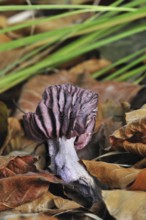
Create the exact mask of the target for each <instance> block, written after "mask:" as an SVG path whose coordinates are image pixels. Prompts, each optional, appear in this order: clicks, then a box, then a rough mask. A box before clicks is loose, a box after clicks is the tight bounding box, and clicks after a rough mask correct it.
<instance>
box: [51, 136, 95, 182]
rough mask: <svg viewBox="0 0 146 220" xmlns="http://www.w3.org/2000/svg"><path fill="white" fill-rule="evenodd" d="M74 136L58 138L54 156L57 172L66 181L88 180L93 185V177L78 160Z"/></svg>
mask: <svg viewBox="0 0 146 220" xmlns="http://www.w3.org/2000/svg"><path fill="white" fill-rule="evenodd" d="M74 141H75V137H72V138H70V139H66V138H65V137H61V138H59V146H58V152H57V155H56V157H55V164H56V167H57V174H58V175H60V176H61V177H62V179H63V180H64V181H65V182H66V183H70V182H75V181H79V180H80V181H81V182H84V181H85V182H90V184H91V185H93V179H92V178H91V176H90V175H89V174H88V172H87V171H86V170H85V168H84V167H83V165H81V163H80V162H79V158H78V155H77V153H76V150H75V147H74Z"/></svg>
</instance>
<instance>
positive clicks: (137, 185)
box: [129, 169, 146, 191]
mask: <svg viewBox="0 0 146 220" xmlns="http://www.w3.org/2000/svg"><path fill="white" fill-rule="evenodd" d="M145 183H146V169H143V170H141V172H140V173H139V174H138V175H137V177H136V180H135V181H134V182H133V183H132V184H131V186H130V187H129V189H130V190H141V191H146V184H145Z"/></svg>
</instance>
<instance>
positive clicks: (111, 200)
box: [102, 190, 146, 220]
mask: <svg viewBox="0 0 146 220" xmlns="http://www.w3.org/2000/svg"><path fill="white" fill-rule="evenodd" d="M102 195H103V200H104V202H105V204H106V206H107V208H108V210H109V212H110V214H111V215H112V216H114V217H115V218H116V219H118V220H125V219H127V220H138V219H140V220H145V219H146V203H145V200H146V192H137V191H126V190H110V191H109V190H106V191H102Z"/></svg>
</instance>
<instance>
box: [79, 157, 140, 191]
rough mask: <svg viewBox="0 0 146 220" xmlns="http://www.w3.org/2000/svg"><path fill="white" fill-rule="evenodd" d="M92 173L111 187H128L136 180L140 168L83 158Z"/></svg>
mask: <svg viewBox="0 0 146 220" xmlns="http://www.w3.org/2000/svg"><path fill="white" fill-rule="evenodd" d="M83 163H84V165H85V166H86V168H87V170H88V172H89V173H91V175H93V176H96V177H97V179H98V180H99V181H101V183H103V184H106V185H107V186H108V187H110V188H112V189H113V188H127V187H128V186H129V185H130V184H131V183H133V182H134V181H135V179H136V178H137V175H138V174H139V173H140V172H141V170H140V169H135V168H123V167H120V166H119V165H117V164H110V163H105V162H96V161H88V160H83Z"/></svg>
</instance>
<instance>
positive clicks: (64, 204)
mask: <svg viewBox="0 0 146 220" xmlns="http://www.w3.org/2000/svg"><path fill="white" fill-rule="evenodd" d="M54 204H55V205H56V207H57V208H58V209H60V210H71V209H78V208H81V205H79V204H78V203H76V202H74V201H70V200H68V199H63V198H61V197H57V196H56V197H54Z"/></svg>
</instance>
